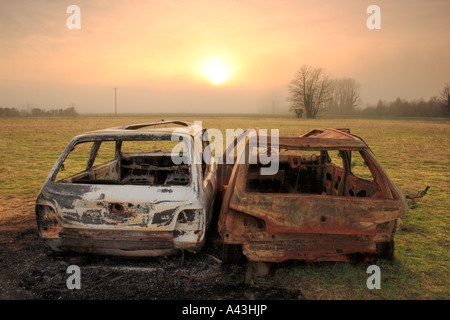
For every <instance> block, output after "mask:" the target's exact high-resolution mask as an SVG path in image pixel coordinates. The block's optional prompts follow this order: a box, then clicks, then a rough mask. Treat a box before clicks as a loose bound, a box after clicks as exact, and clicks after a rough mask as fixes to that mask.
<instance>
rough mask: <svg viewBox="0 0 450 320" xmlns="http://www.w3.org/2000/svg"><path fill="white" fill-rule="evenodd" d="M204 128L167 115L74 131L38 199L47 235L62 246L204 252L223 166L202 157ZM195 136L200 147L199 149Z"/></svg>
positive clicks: (131, 252) (111, 251)
mask: <svg viewBox="0 0 450 320" xmlns="http://www.w3.org/2000/svg"><path fill="white" fill-rule="evenodd" d="M203 134H204V130H202V129H201V128H196V126H195V125H193V124H191V123H187V122H181V121H165V122H157V123H147V124H139V125H131V126H126V127H116V128H110V129H105V130H98V131H94V132H90V133H86V134H82V135H79V136H77V137H75V138H74V139H73V140H72V141H71V142H70V143H69V145H68V146H67V147H66V149H65V150H64V151H63V153H62V154H61V156H60V157H59V159H58V160H57V162H56V164H55V165H54V167H53V169H52V170H51V172H50V174H49V175H48V177H47V179H46V181H45V183H44V185H43V187H42V189H41V191H40V193H39V195H38V197H37V200H36V218H37V224H38V229H39V233H40V236H41V237H42V238H43V239H45V241H46V243H47V245H48V246H49V247H50V248H51V249H52V250H54V251H57V252H77V253H94V254H106V255H119V256H159V255H169V254H174V253H177V252H180V251H181V250H187V251H193V252H196V251H198V250H200V249H201V247H202V246H203V244H204V242H205V233H206V231H207V228H208V226H209V224H210V221H211V215H212V207H213V201H214V197H215V194H216V164H215V163H214V160H210V161H209V162H208V163H205V162H204V161H203V158H202V147H204V143H203V142H202V135H203ZM196 140H197V142H198V143H199V146H201V147H199V148H194V145H195V142H194V141H196ZM180 143H181V146H182V148H181V149H180V150H178V149H176V150H175V149H174V145H178V144H180ZM108 148H109V149H108ZM78 150H81V151H78ZM177 150H178V151H177ZM77 152H78V153H77ZM174 152H176V156H177V157H178V158H176V159H181V160H182V161H180V163H174V160H173V159H174V158H173V156H174ZM71 155H73V156H71ZM69 159H72V160H73V161H72V162H70V161H69ZM68 162H69V164H68ZM60 175H62V178H61V177H60Z"/></svg>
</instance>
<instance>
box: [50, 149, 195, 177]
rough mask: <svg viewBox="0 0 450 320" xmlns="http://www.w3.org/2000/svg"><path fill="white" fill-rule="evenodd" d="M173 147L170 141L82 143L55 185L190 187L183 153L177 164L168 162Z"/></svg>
mask: <svg viewBox="0 0 450 320" xmlns="http://www.w3.org/2000/svg"><path fill="white" fill-rule="evenodd" d="M177 143H179V142H178V141H170V140H169V141H161V140H145V141H122V140H117V141H95V142H82V143H79V144H77V145H75V147H74V148H73V150H72V151H71V152H70V153H69V155H68V157H67V158H66V160H65V161H64V163H63V165H62V166H61V167H60V169H59V172H58V175H57V177H56V181H58V182H60V183H82V184H115V185H123V184H138V185H152V186H185V185H188V184H189V183H190V165H189V164H188V163H189V162H188V161H187V155H186V154H185V153H181V154H178V155H177V156H178V157H179V159H181V163H180V164H176V163H174V161H173V160H172V151H171V150H172V148H173V146H174V144H177ZM97 163H99V164H97Z"/></svg>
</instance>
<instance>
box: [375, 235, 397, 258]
mask: <svg viewBox="0 0 450 320" xmlns="http://www.w3.org/2000/svg"><path fill="white" fill-rule="evenodd" d="M377 251H378V258H381V259H385V260H390V261H392V260H394V240H391V241H387V242H380V243H377Z"/></svg>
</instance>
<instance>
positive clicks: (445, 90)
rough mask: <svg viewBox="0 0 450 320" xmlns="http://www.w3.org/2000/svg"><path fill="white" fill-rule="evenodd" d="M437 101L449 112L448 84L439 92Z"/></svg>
mask: <svg viewBox="0 0 450 320" xmlns="http://www.w3.org/2000/svg"><path fill="white" fill-rule="evenodd" d="M440 94H441V95H440V96H439V101H440V102H441V103H442V104H443V105H444V106H445V107H446V108H447V111H450V82H447V83H446V84H445V86H444V88H443V89H442V90H441V92H440Z"/></svg>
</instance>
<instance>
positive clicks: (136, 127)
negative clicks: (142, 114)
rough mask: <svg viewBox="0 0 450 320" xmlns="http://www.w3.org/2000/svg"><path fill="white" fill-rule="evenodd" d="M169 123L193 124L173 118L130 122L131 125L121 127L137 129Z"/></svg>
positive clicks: (187, 125) (185, 125)
mask: <svg viewBox="0 0 450 320" xmlns="http://www.w3.org/2000/svg"><path fill="white" fill-rule="evenodd" d="M170 123H172V124H177V125H180V126H184V127H190V126H192V125H193V124H192V123H191V122H185V121H177V120H173V121H159V122H149V123H139V124H132V125H129V126H126V127H123V129H125V130H137V129H141V128H145V127H151V126H157V125H162V124H170Z"/></svg>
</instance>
